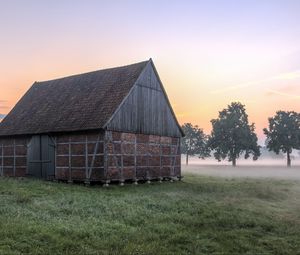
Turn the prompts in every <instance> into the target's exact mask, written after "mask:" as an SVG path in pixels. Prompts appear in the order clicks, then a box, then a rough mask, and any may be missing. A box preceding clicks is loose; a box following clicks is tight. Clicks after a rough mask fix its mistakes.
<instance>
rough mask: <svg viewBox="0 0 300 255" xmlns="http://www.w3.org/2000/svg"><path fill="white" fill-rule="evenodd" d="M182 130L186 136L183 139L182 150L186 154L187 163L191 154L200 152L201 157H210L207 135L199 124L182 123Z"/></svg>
mask: <svg viewBox="0 0 300 255" xmlns="http://www.w3.org/2000/svg"><path fill="white" fill-rule="evenodd" d="M182 130H183V132H184V134H185V137H183V138H182V139H181V151H182V153H183V154H186V164H187V165H188V163H189V156H195V155H196V154H198V156H199V157H200V158H205V157H209V156H210V154H209V149H208V147H207V146H206V142H207V135H205V134H204V132H203V130H202V129H201V128H199V127H198V126H197V125H196V126H193V125H192V124H191V123H185V124H184V125H182Z"/></svg>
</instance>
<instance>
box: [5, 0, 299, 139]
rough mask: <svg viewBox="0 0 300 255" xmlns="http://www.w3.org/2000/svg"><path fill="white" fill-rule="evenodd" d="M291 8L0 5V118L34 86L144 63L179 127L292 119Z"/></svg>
mask: <svg viewBox="0 0 300 255" xmlns="http://www.w3.org/2000/svg"><path fill="white" fill-rule="evenodd" d="M299 13H300V1H298V0H280V1H279V0H243V1H240V0H206V1H203V0H202V1H201V0H198V1H191V0H190V1H189V0H187V1H176V0H173V1H167V0H160V1H157V0H151V1H142V0H139V1H135V0H127V1H126V0H111V1H106V0H98V1H96V0H51V1H50V0H48V1H47V0H43V1H40V0H35V1H34V0H27V1H23V0H19V1H17V0H9V1H4V0H0V118H1V117H2V116H3V115H5V114H7V113H8V112H9V111H10V110H11V109H12V107H13V106H14V105H15V104H16V102H17V101H18V100H19V99H20V98H21V96H22V95H23V94H24V93H25V92H26V91H27V90H28V89H29V87H30V86H31V85H32V84H33V82H34V81H43V80H49V79H54V78H58V77H63V76H68V75H72V74H76V73H84V72H88V71H93V70H99V69H102V68H109V67H114V66H122V65H127V64H131V63H135V62H139V61H144V60H147V59H149V58H152V59H153V61H154V64H155V65H156V68H157V70H158V72H159V75H160V78H161V80H162V82H163V84H164V87H165V89H166V91H167V93H168V97H169V99H170V101H171V104H172V106H173V109H174V111H175V113H176V115H177V117H178V120H179V122H180V123H181V124H183V123H185V122H191V123H193V124H197V125H198V126H199V127H201V128H203V129H204V131H205V132H206V133H209V132H210V131H211V123H210V120H211V119H213V118H216V117H217V116H218V112H219V111H221V110H222V109H223V108H225V107H226V106H227V105H228V104H230V103H231V102H233V101H240V102H241V103H243V104H245V106H246V110H247V113H248V115H249V120H250V121H251V122H254V123H255V125H256V131H257V134H258V136H259V140H260V142H261V143H262V142H263V140H264V136H263V132H262V129H263V128H264V127H267V121H268V117H271V116H273V115H274V114H275V113H276V111H277V110H294V111H298V112H300V84H299V83H300V15H299Z"/></svg>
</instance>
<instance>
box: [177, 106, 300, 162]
mask: <svg viewBox="0 0 300 255" xmlns="http://www.w3.org/2000/svg"><path fill="white" fill-rule="evenodd" d="M268 120H269V125H268V128H264V129H263V131H264V134H265V135H266V137H267V139H266V146H267V148H268V150H269V151H273V152H275V153H276V154H279V153H280V152H283V153H286V155H287V166H291V153H292V150H293V149H297V150H298V149H300V114H299V113H296V112H294V111H278V112H276V115H275V116H274V117H270V118H269V119H268ZM211 124H212V131H211V134H210V135H206V134H205V133H204V132H203V129H201V128H199V127H198V126H197V125H196V126H193V125H192V124H191V123H185V124H184V125H183V126H182V130H183V132H184V133H185V137H183V138H182V141H181V150H182V153H183V154H185V155H186V164H188V162H189V157H190V156H198V157H199V158H206V157H210V156H211V154H213V156H214V157H215V158H216V159H217V160H218V161H221V160H224V159H226V158H227V160H228V161H229V162H232V165H233V166H236V161H237V159H238V158H239V157H240V156H242V155H243V156H244V158H245V159H247V158H249V157H250V156H252V159H253V160H257V159H258V158H259V156H260V155H261V153H260V148H261V146H259V145H258V143H257V140H258V139H257V135H256V133H255V125H254V123H251V124H250V123H249V121H248V115H247V113H246V109H245V106H244V105H243V104H241V103H239V102H234V103H231V104H230V105H228V107H227V108H225V109H223V110H222V111H220V112H219V116H218V118H217V119H212V120H211Z"/></svg>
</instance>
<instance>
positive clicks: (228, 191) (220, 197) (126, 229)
mask: <svg viewBox="0 0 300 255" xmlns="http://www.w3.org/2000/svg"><path fill="white" fill-rule="evenodd" d="M26 253H27V254H297V253H298V254H300V183H299V182H291V181H272V180H253V179H252V180H248V179H238V180H234V179H218V178H208V177H201V176H193V175H189V176H187V177H186V178H185V179H184V181H183V182H175V183H162V184H159V183H155V184H151V185H148V184H143V185H138V186H134V185H125V186H124V187H119V186H110V187H109V188H102V187H99V186H93V187H84V186H80V185H70V184H69V185H68V184H63V183H58V184H57V183H51V182H43V181H38V180H28V179H25V180H15V179H0V254H26Z"/></svg>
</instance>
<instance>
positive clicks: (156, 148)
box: [106, 131, 181, 180]
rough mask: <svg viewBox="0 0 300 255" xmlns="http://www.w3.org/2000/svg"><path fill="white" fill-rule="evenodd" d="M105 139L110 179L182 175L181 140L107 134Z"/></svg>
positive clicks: (117, 133) (142, 135) (119, 133)
mask: <svg viewBox="0 0 300 255" xmlns="http://www.w3.org/2000/svg"><path fill="white" fill-rule="evenodd" d="M106 139H107V178H108V179H110V180H126V179H139V180H141V179H144V180H147V179H157V178H163V177H175V176H180V175H181V168H180V163H181V162H180V138H172V137H164V136H154V135H144V134H133V133H121V132H112V131H107V134H106Z"/></svg>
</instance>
